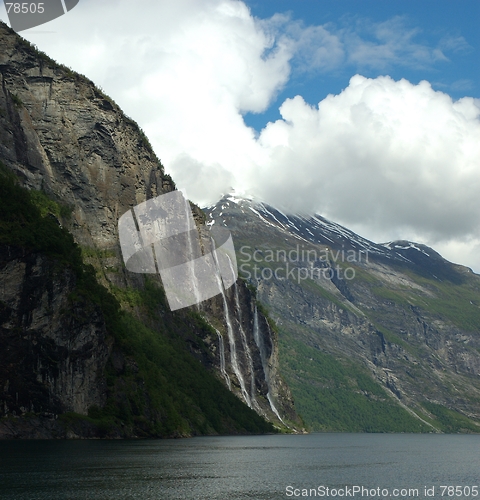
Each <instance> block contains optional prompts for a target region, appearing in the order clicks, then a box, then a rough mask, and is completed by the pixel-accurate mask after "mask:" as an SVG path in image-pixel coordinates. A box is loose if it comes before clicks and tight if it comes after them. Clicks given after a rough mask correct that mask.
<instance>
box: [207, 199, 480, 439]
mask: <svg viewBox="0 0 480 500" xmlns="http://www.w3.org/2000/svg"><path fill="white" fill-rule="evenodd" d="M205 211H206V213H207V214H208V216H209V219H210V222H209V223H210V224H217V225H224V226H226V227H228V229H229V230H230V231H231V233H232V235H233V237H234V241H235V246H236V251H237V260H238V264H239V273H240V275H241V276H243V277H244V279H246V280H247V281H248V282H249V283H251V284H252V285H254V286H255V287H257V290H258V291H257V295H258V298H259V300H260V301H261V302H262V303H263V304H265V305H266V307H267V308H268V310H269V312H270V314H271V316H272V317H273V318H274V320H275V321H276V323H277V325H278V328H279V338H280V360H281V370H282V373H283V374H284V375H285V378H286V380H287V382H288V384H289V385H290V387H291V389H292V393H293V396H294V399H295V402H296V405H297V409H298V410H299V412H300V413H301V415H302V416H303V418H304V419H305V422H306V424H307V425H308V426H309V427H310V428H311V429H314V430H334V431H342V430H349V431H402V432H409V431H424V432H437V431H440V432H479V430H480V276H478V275H476V274H474V273H473V272H472V271H471V270H470V269H468V268H466V267H462V266H459V265H455V264H452V263H450V262H448V261H446V260H445V259H443V258H442V257H441V256H440V255H439V254H438V253H437V252H435V251H434V250H433V249H431V248H428V247H426V246H424V245H419V244H415V243H412V242H408V241H396V242H390V243H386V244H383V245H377V244H374V243H372V242H371V241H368V240H366V239H364V238H362V237H360V236H358V235H356V234H355V233H353V232H352V231H349V230H348V229H346V228H345V227H342V226H340V225H338V224H335V223H334V222H331V221H328V220H326V219H324V218H322V217H321V216H318V215H305V214H300V215H299V214H297V215H294V214H293V215H292V214H285V213H284V212H282V211H281V210H279V209H276V208H274V207H271V206H269V205H267V204H265V203H262V202H260V201H256V200H254V199H252V198H245V197H243V198H242V197H239V196H238V195H237V196H236V195H235V194H231V195H227V196H225V197H224V198H223V199H222V200H220V201H219V202H218V203H217V204H216V205H215V206H213V207H210V208H208V209H205Z"/></svg>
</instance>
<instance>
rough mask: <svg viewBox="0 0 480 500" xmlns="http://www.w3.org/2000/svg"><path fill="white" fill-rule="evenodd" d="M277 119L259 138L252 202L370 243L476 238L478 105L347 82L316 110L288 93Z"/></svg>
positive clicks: (400, 87)
mask: <svg viewBox="0 0 480 500" xmlns="http://www.w3.org/2000/svg"><path fill="white" fill-rule="evenodd" d="M280 112H281V115H282V119H281V120H278V121H276V122H275V123H270V124H268V126H267V127H266V128H265V129H264V130H263V131H262V134H261V136H260V138H259V142H260V144H261V145H262V147H264V148H265V149H266V150H268V151H269V162H268V164H266V165H263V166H262V169H261V170H260V176H261V179H262V180H261V182H260V183H259V186H261V196H262V197H264V198H267V199H269V200H271V201H272V202H273V203H282V202H283V204H287V205H288V206H290V207H291V209H292V210H298V209H301V210H305V211H312V210H317V211H319V212H320V213H324V214H326V215H327V216H329V217H331V218H333V219H334V220H341V221H344V222H345V223H348V224H350V225H352V224H353V225H356V226H358V227H363V228H364V232H365V231H367V232H369V233H370V234H372V233H375V234H376V235H377V237H378V236H381V235H384V236H386V235H390V234H392V233H393V232H392V229H391V228H392V226H393V227H394V228H395V230H394V232H396V233H398V232H403V236H404V237H405V235H406V234H410V235H412V234H415V235H417V236H419V237H421V239H423V240H425V239H427V240H428V241H430V242H439V241H447V240H449V239H452V238H457V239H462V238H466V237H471V236H472V235H475V236H476V237H478V236H480V231H479V229H480V224H479V222H480V221H479V219H478V214H480V199H479V197H478V194H477V193H478V192H479V189H480V141H479V139H480V120H479V118H480V101H478V100H475V99H472V98H464V99H461V100H459V101H456V102H454V101H452V99H451V98H450V97H449V96H448V95H447V94H444V93H442V92H438V91H434V90H433V89H432V88H431V86H430V84H429V83H428V82H426V81H423V82H420V83H419V84H418V85H413V84H411V83H410V82H408V81H406V80H400V81H394V80H392V79H391V78H390V77H379V78H376V79H368V78H364V77H362V76H360V75H356V76H354V77H353V78H352V79H351V80H350V83H349V86H348V87H347V88H346V89H345V90H344V91H343V92H341V93H340V94H339V95H330V96H328V97H326V98H325V99H324V100H323V101H321V102H320V103H319V104H318V106H316V107H312V106H310V105H308V104H307V103H305V102H304V100H303V99H302V98H301V97H300V96H297V97H295V98H294V99H289V100H287V101H285V102H284V103H283V104H282V106H281V108H280ZM367 227H370V228H371V229H370V230H369V231H368V230H367ZM372 229H373V230H372ZM400 236H401V235H400V234H398V237H400Z"/></svg>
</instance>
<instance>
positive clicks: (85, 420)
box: [0, 165, 274, 436]
mask: <svg viewBox="0 0 480 500" xmlns="http://www.w3.org/2000/svg"><path fill="white" fill-rule="evenodd" d="M58 211H60V207H59V206H58V205H56V204H54V203H53V202H51V201H49V200H48V199H47V198H46V197H45V195H44V194H43V193H35V192H33V191H28V190H26V189H24V188H21V187H20V186H18V184H17V183H16V181H15V177H14V176H13V175H12V174H11V173H10V172H9V171H8V170H7V169H6V168H5V167H4V166H2V165H0V244H5V245H9V246H12V247H20V248H22V249H23V251H24V252H39V253H42V254H43V255H46V256H48V257H49V258H50V259H52V261H53V262H55V263H56V266H57V269H58V270H59V271H62V270H63V269H65V268H69V269H70V270H71V272H72V273H73V274H74V275H75V278H76V286H75V288H74V290H73V291H72V292H71V293H70V295H69V300H70V302H71V306H72V307H71V309H70V308H69V310H67V311H64V314H65V315H68V314H72V313H71V310H73V308H74V306H75V309H76V310H79V308H80V310H82V311H84V313H85V314H87V315H88V312H89V311H92V312H95V311H96V312H98V311H99V310H100V311H101V313H102V315H103V317H104V320H105V324H106V327H107V331H108V333H109V335H110V336H111V338H112V339H113V341H114V347H113V352H114V353H117V354H118V355H119V356H120V358H121V359H122V360H123V361H122V363H121V365H122V366H120V367H119V366H118V364H114V363H113V361H112V360H110V362H109V363H108V365H107V369H106V373H105V376H106V381H107V387H108V401H107V404H106V406H105V407H104V408H96V407H94V408H91V409H90V412H89V415H88V417H87V416H80V415H75V414H66V415H64V416H63V417H62V421H63V422H64V424H65V425H76V426H78V425H80V426H81V425H84V424H85V425H87V424H88V425H93V426H94V427H95V428H96V429H97V431H98V433H99V434H100V435H102V436H116V435H132V434H135V435H137V436H173V435H191V434H216V433H245V432H247V433H263V432H274V428H273V426H272V425H271V424H270V423H267V422H266V421H265V420H263V419H262V418H261V417H260V416H258V415H257V414H256V413H255V412H254V411H253V410H251V409H249V408H248V407H247V406H246V405H245V404H243V403H242V402H241V401H240V400H239V399H238V398H236V397H235V396H234V395H233V394H232V393H231V392H229V391H228V390H227V389H226V388H225V387H224V386H223V384H222V383H221V382H220V381H219V380H218V379H217V378H216V377H215V375H213V374H212V373H210V372H208V371H207V370H206V369H205V368H204V366H203V365H202V364H201V363H200V362H199V361H198V360H197V359H196V358H195V357H194V356H193V355H192V354H191V353H190V352H189V351H188V350H187V348H186V342H185V338H190V340H191V341H192V342H196V345H197V348H198V349H199V350H200V352H201V351H202V349H203V351H204V353H207V351H208V350H207V348H206V346H205V345H204V344H203V342H202V341H201V338H202V335H204V336H206V335H208V334H211V333H212V331H211V328H210V327H209V325H207V324H206V322H205V321H204V320H203V319H202V318H201V317H200V316H199V315H198V314H197V313H195V312H192V311H187V312H183V313H182V312H179V313H171V312H169V311H168V307H167V305H166V301H165V295H164V293H163V291H162V290H161V289H160V288H158V287H157V285H156V284H155V283H153V282H151V281H147V282H146V283H145V287H144V289H143V290H131V289H128V290H120V289H117V290H116V293H117V295H118V296H119V298H120V300H121V301H122V302H124V301H125V302H128V303H130V304H131V305H133V306H139V307H140V308H141V309H143V310H146V311H147V313H148V314H149V317H150V318H152V325H153V324H154V323H155V329H153V328H149V327H147V326H146V325H145V324H143V323H142V322H141V321H140V320H139V319H138V318H137V317H135V316H134V315H133V314H130V313H127V312H125V311H123V310H122V309H121V307H120V303H119V301H118V300H117V298H115V297H114V296H113V295H112V294H111V293H110V292H108V291H107V290H106V289H105V288H104V287H103V286H101V285H100V284H99V283H98V282H97V280H96V273H95V270H94V268H93V267H92V266H88V265H85V264H84V263H83V260H82V252H81V250H80V247H79V246H78V245H76V244H75V243H74V241H73V238H72V236H71V235H70V234H69V233H68V232H67V231H66V230H65V229H63V228H62V227H60V226H59V224H58V222H57V221H56V220H55V219H54V218H52V217H50V216H49V215H50V214H52V213H54V214H55V213H59V212H58ZM197 335H198V338H197Z"/></svg>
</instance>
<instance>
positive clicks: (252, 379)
mask: <svg viewBox="0 0 480 500" xmlns="http://www.w3.org/2000/svg"><path fill="white" fill-rule="evenodd" d="M228 262H229V263H230V269H231V270H232V272H233V265H232V261H231V260H230V257H229V258H228ZM233 286H234V290H235V305H236V306H237V311H238V313H237V314H238V318H237V321H238V329H239V331H240V337H241V339H242V344H243V350H244V352H245V357H246V358H247V363H248V368H249V369H250V397H251V399H252V403H253V405H254V406H255V408H256V409H257V410H258V411H260V412H261V408H260V406H259V405H258V403H257V399H256V396H255V393H256V392H257V388H256V384H255V370H254V369H253V359H252V354H251V352H250V348H249V347H248V341H247V336H246V334H245V330H244V329H243V326H242V310H241V308H240V299H239V297H238V287H237V283H236V282H235V283H234V285H233Z"/></svg>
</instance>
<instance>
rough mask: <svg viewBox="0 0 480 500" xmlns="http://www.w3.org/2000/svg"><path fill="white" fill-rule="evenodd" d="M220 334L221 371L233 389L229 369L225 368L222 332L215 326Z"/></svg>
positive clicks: (229, 386) (229, 387) (230, 388)
mask: <svg viewBox="0 0 480 500" xmlns="http://www.w3.org/2000/svg"><path fill="white" fill-rule="evenodd" d="M215 331H216V332H217V335H218V349H219V352H220V371H221V372H222V375H223V377H224V379H225V382H226V383H227V386H228V389H229V390H230V391H231V390H232V383H231V382H230V377H229V376H228V373H227V370H226V369H225V344H224V342H223V337H222V334H221V333H220V332H219V331H218V330H217V329H216V328H215Z"/></svg>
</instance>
